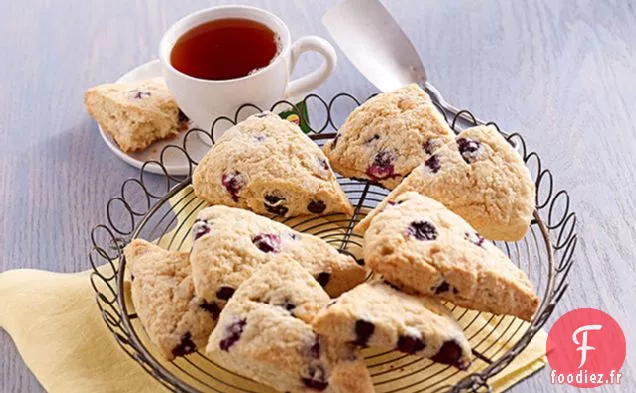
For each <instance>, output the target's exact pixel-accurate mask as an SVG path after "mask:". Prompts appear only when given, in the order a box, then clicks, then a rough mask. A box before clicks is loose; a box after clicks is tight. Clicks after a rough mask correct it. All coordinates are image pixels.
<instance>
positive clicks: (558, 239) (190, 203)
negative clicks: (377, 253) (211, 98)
mask: <svg viewBox="0 0 636 393" xmlns="http://www.w3.org/2000/svg"><path fill="white" fill-rule="evenodd" d="M433 97H435V96H434V95H433ZM302 104H303V105H304V106H305V107H308V108H309V119H302V120H307V123H309V124H310V125H311V126H310V128H311V132H310V137H311V138H312V139H313V140H314V141H316V143H318V144H319V145H322V144H324V142H325V141H326V140H328V139H330V138H333V137H334V136H335V131H336V130H337V129H338V127H339V124H338V123H341V122H342V121H344V119H345V118H346V115H348V113H349V112H350V110H351V109H353V108H354V107H355V106H357V105H359V104H360V101H358V100H357V99H356V98H355V97H354V96H352V95H351V94H348V93H340V94H337V95H336V96H334V97H332V98H331V99H330V100H328V101H327V100H324V99H323V98H321V97H320V96H318V95H315V94H310V95H308V96H306V97H305V98H304V100H303V101H302ZM435 105H436V106H437V107H438V109H439V110H440V112H441V113H442V114H443V115H444V118H445V119H446V121H447V122H448V123H449V125H450V126H451V128H452V129H453V130H454V131H455V132H456V133H458V132H459V131H461V130H462V129H464V128H466V127H467V126H472V125H475V124H477V123H478V122H479V123H481V122H480V121H478V120H476V118H475V117H474V116H473V115H472V114H471V113H470V112H468V111H465V110H464V111H460V112H453V113H451V112H447V111H445V110H444V108H442V107H441V106H440V105H439V104H438V103H437V102H435ZM270 109H271V110H272V111H273V112H276V113H280V112H284V111H290V110H292V111H295V112H297V113H298V114H300V116H304V115H303V114H304V113H305V112H304V111H302V110H298V107H296V106H295V105H294V104H292V103H290V102H288V101H280V102H278V103H276V104H275V105H273V106H272V107H271V108H270ZM255 112H260V109H259V108H258V107H256V106H254V105H250V104H246V105H243V106H242V107H240V108H239V109H238V110H237V111H236V114H235V116H234V118H229V117H220V118H218V119H217V120H216V121H215V122H214V124H213V126H212V128H211V129H210V130H201V129H196V128H194V129H191V130H189V131H188V132H187V134H186V137H185V139H184V141H183V144H182V145H180V146H177V145H169V146H166V147H165V148H164V149H163V150H162V151H161V155H160V159H159V160H158V161H150V162H147V163H145V164H144V166H143V167H142V170H141V173H140V175H139V177H138V178H130V179H127V180H126V181H124V182H123V183H122V186H121V189H120V192H119V195H118V196H116V197H113V198H111V199H110V200H109V202H108V204H107V208H106V216H107V217H106V218H107V223H105V224H100V225H97V226H96V227H94V228H93V230H92V232H91V241H92V250H91V252H90V254H89V258H90V262H91V264H92V266H93V268H94V272H93V274H92V275H91V283H92V285H93V288H94V289H95V292H96V297H97V304H98V306H99V308H100V310H101V313H102V316H103V319H104V321H105V323H106V325H107V327H108V329H109V330H110V331H111V332H112V334H113V335H114V337H115V339H116V340H117V342H118V343H119V345H120V346H121V348H122V350H123V351H125V352H126V353H127V354H128V355H129V356H130V357H131V358H133V359H134V360H135V361H136V362H137V363H139V364H140V366H141V367H143V369H144V370H145V371H146V372H148V373H149V374H150V375H152V376H153V377H154V378H155V379H156V380H157V381H159V382H160V383H161V384H163V385H164V386H165V387H166V388H167V389H168V390H170V391H178V392H223V393H239V392H240V393H246V392H269V391H271V389H269V388H266V387H264V386H262V385H259V384H257V383H255V382H253V381H250V380H248V379H246V378H244V377H241V376H239V375H237V374H234V373H232V372H230V371H229V370H226V369H223V368H221V367H219V366H217V365H216V364H214V363H213V362H212V361H211V360H210V359H208V358H207V357H205V355H204V354H202V353H200V352H197V353H194V354H192V355H189V356H187V357H183V358H177V359H175V360H174V361H171V362H167V361H164V360H163V359H162V358H161V356H160V355H158V353H157V352H156V350H155V349H154V347H153V345H152V344H151V343H150V342H149V340H148V337H147V335H146V334H145V332H144V330H143V328H142V327H141V325H140V323H139V320H138V318H137V315H136V313H135V310H134V307H133V306H132V304H131V303H130V301H129V300H128V298H127V292H128V290H129V284H128V282H127V279H126V277H128V274H129V273H128V272H127V269H126V261H125V259H124V258H123V253H122V248H123V246H124V245H125V244H127V242H129V241H130V240H131V239H132V238H137V237H141V238H144V239H148V240H151V241H159V242H160V243H161V245H162V246H163V247H166V248H168V249H172V250H182V249H183V250H189V247H190V246H189V244H190V243H189V242H188V239H189V233H190V224H188V222H189V221H190V220H191V219H194V217H195V216H196V214H197V212H198V211H199V210H201V209H202V208H204V207H205V203H204V202H203V201H202V200H200V199H198V198H196V197H195V196H194V193H193V191H192V188H191V187H190V183H191V178H190V177H185V178H182V177H175V176H172V175H170V174H169V173H168V172H167V170H166V168H165V166H164V165H163V162H164V159H165V158H166V157H167V155H172V156H173V157H174V155H181V156H182V157H183V158H184V159H186V160H187V162H188V163H189V165H190V174H192V171H193V169H194V168H195V166H196V165H197V163H198V160H199V159H200V158H201V157H193V156H192V155H191V154H190V153H189V149H188V146H189V144H190V143H192V142H193V140H192V139H191V138H197V137H198V138H202V139H204V140H206V141H207V142H208V143H209V144H210V145H212V144H214V139H215V136H216V135H218V133H219V132H220V131H221V130H222V129H225V128H228V127H230V126H231V125H233V124H236V123H237V121H239V120H240V119H242V118H245V117H246V116H247V115H249V114H252V113H255ZM466 119H468V121H467V120H466ZM488 124H492V125H494V126H495V127H497V129H498V130H499V127H498V126H497V125H496V124H494V123H488ZM500 132H501V131H500ZM502 134H503V135H504V136H505V137H506V139H507V140H508V141H509V142H510V143H511V144H512V145H513V146H515V147H516V148H517V150H518V152H519V154H520V155H521V156H522V157H523V159H524V161H525V163H526V165H527V166H528V168H529V169H530V172H531V174H532V176H533V179H534V181H535V186H536V189H537V196H536V207H535V211H534V219H533V220H532V224H531V228H530V231H529V233H528V234H527V235H526V237H525V238H524V239H522V240H521V241H519V242H496V244H497V245H498V246H499V247H500V248H501V249H502V250H503V251H504V252H505V253H506V254H507V255H508V256H509V257H510V259H511V260H512V261H513V262H514V263H515V264H517V266H519V267H520V268H521V269H522V270H524V271H525V272H526V273H528V275H529V277H530V279H531V280H532V282H533V283H534V285H535V288H536V289H537V293H538V294H539V295H540V297H541V303H540V306H539V310H538V311H537V313H536V315H535V317H534V318H533V320H532V322H531V323H527V322H523V321H521V320H519V319H517V318H514V317H511V316H503V317H501V316H493V315H491V314H488V313H478V312H475V311H470V310H464V309H461V308H458V307H452V305H449V307H451V309H452V311H453V313H454V315H455V316H456V317H457V319H458V321H459V323H460V325H461V326H462V327H463V328H464V329H465V331H466V332H467V337H468V338H469V341H470V344H471V346H472V348H473V354H474V362H473V363H474V364H473V366H472V367H471V369H470V372H469V373H467V372H462V371H459V370H457V369H455V368H452V367H449V366H444V365H439V364H435V363H432V362H431V361H429V360H426V359H421V358H417V357H414V356H410V355H405V354H402V353H399V352H393V351H378V350H372V349H365V350H364V351H363V355H364V357H365V360H366V362H367V365H368V367H369V371H370V373H371V376H372V379H373V381H374V384H375V388H376V390H377V392H379V393H381V392H384V393H389V392H391V393H394V392H395V393H396V392H404V393H415V392H418V393H420V392H436V393H437V392H483V391H486V392H489V391H490V390H491V388H490V385H489V381H490V380H491V378H492V377H493V376H494V375H496V374H498V373H499V372H501V371H502V369H504V368H505V367H506V366H507V365H508V364H510V363H511V362H512V361H513V360H514V359H515V358H516V357H517V356H518V355H519V353H520V352H521V351H522V350H523V349H524V348H526V347H527V346H528V344H529V343H530V341H531V339H532V337H533V336H534V335H535V333H537V331H538V330H539V329H540V328H541V327H542V326H543V325H544V324H545V323H546V320H547V319H548V317H549V316H550V315H551V314H552V311H553V310H554V307H555V306H556V304H557V303H558V302H559V300H560V299H561V297H562V295H563V293H564V292H565V290H566V289H567V286H568V283H567V276H568V273H569V271H570V269H571V267H572V266H573V262H574V260H573V252H574V248H575V246H576V243H577V236H576V231H575V224H576V216H575V214H574V212H572V211H571V209H570V198H569V196H568V194H567V192H566V191H564V190H558V191H557V189H556V188H555V186H554V181H553V176H552V173H551V172H550V171H549V170H547V169H544V168H543V166H542V163H541V159H540V158H539V155H538V154H537V153H535V152H533V151H529V150H528V149H527V146H526V143H525V141H524V139H523V138H522V137H521V135H519V134H516V133H515V134H505V133H503V132H502ZM197 142H198V141H197ZM149 165H154V166H158V167H159V168H160V169H161V170H162V172H163V173H164V175H165V176H163V177H158V176H155V175H150V174H148V173H147V172H146V171H145V169H146V167H147V166H149ZM338 181H339V183H340V184H341V186H342V187H343V189H344V190H345V192H346V194H347V195H348V197H349V198H350V199H351V202H352V203H353V205H354V206H355V214H354V216H353V218H347V217H344V216H339V215H326V216H322V217H305V218H300V219H298V218H296V219H288V220H283V222H285V223H287V224H288V225H290V226H292V227H293V228H295V229H297V230H300V231H304V232H309V233H312V234H315V235H317V236H320V237H321V238H323V239H324V240H325V241H327V242H328V243H330V244H332V245H333V246H334V247H336V248H338V249H339V250H341V251H343V252H350V253H353V254H356V252H355V251H356V250H359V249H360V247H361V241H362V239H361V237H360V236H359V235H358V234H356V233H353V231H352V229H353V227H354V226H355V224H356V223H357V222H358V221H359V220H360V219H362V218H364V214H365V212H366V211H367V209H370V208H373V207H374V206H375V205H376V204H377V203H378V202H380V201H381V200H382V199H383V198H384V197H385V196H386V195H388V191H387V190H385V189H383V188H381V187H379V186H377V185H373V184H369V183H367V182H364V181H358V180H354V179H347V178H342V177H338ZM190 222H191V221H190ZM334 226H335V229H336V230H334ZM358 255H359V254H358ZM449 380H458V381H459V382H457V383H455V384H449V382H448V381H449Z"/></svg>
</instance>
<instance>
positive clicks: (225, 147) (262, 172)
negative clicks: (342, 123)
mask: <svg viewBox="0 0 636 393" xmlns="http://www.w3.org/2000/svg"><path fill="white" fill-rule="evenodd" d="M192 185H193V187H194V191H195V193H196V195H197V196H198V197H200V198H202V199H204V200H206V201H207V202H209V203H210V204H212V205H218V204H222V205H226V206H231V207H240V208H243V209H250V210H253V211H255V212H256V213H260V214H265V215H275V216H282V217H292V216H300V215H312V214H327V213H344V214H347V215H351V214H352V212H353V208H352V206H351V203H350V202H349V199H347V197H346V196H345V194H344V192H343V191H342V189H341V188H340V185H339V184H338V182H337V181H336V176H335V175H334V173H333V171H332V170H331V168H330V167H329V164H328V162H327V157H325V155H324V154H323V152H322V151H321V150H320V148H319V147H318V145H316V144H315V143H314V142H313V141H312V140H311V139H310V138H309V137H308V136H307V135H305V134H304V133H303V132H302V130H301V129H300V128H299V127H298V126H297V125H296V124H294V123H292V122H289V121H287V120H283V119H281V118H280V117H279V116H277V115H276V114H274V113H270V112H265V113H262V114H259V115H254V116H251V117H249V118H247V119H246V120H244V121H242V122H240V123H238V124H237V125H235V126H234V127H232V128H230V129H229V130H227V131H226V132H225V133H224V134H223V135H222V136H221V138H219V140H218V141H217V142H216V143H215V144H214V146H212V148H211V149H210V151H209V152H208V153H207V154H206V155H205V157H204V158H203V159H202V160H201V162H200V163H199V165H198V166H197V167H196V169H195V171H194V175H193V178H192Z"/></svg>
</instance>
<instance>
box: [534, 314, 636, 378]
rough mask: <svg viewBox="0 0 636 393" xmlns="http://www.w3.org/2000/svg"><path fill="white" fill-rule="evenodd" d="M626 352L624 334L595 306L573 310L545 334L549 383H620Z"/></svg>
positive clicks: (614, 322)
mask: <svg viewBox="0 0 636 393" xmlns="http://www.w3.org/2000/svg"><path fill="white" fill-rule="evenodd" d="M625 352H626V345H625V334H624V333H623V329H621V327H620V326H619V325H618V323H617V322H616V321H615V320H614V318H612V317H610V316H609V315H607V314H606V313H604V312H603V311H600V310H597V309H595V308H579V309H576V310H572V311H570V312H568V313H566V314H565V315H563V316H562V317H561V318H559V319H558V320H557V321H556V322H555V323H554V325H553V326H552V328H551V329H550V333H548V341H547V343H546V354H547V356H548V362H549V363H550V367H551V368H552V371H551V373H550V382H551V383H553V384H568V385H571V386H575V387H579V388H592V387H596V386H600V385H604V384H620V383H621V377H622V375H621V374H620V369H621V367H622V366H623V362H624V361H625Z"/></svg>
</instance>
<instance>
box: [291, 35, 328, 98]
mask: <svg viewBox="0 0 636 393" xmlns="http://www.w3.org/2000/svg"><path fill="white" fill-rule="evenodd" d="M309 51H316V52H318V53H319V54H320V55H321V56H322V58H323V59H324V61H323V62H322V64H321V65H320V68H318V69H317V70H314V71H313V72H311V73H310V74H309V75H305V76H303V77H300V78H298V79H295V80H293V81H291V82H289V85H288V86H287V91H286V92H285V98H293V97H296V96H299V95H301V94H305V93H308V92H310V91H312V90H314V89H316V88H317V87H318V86H320V85H321V84H322V83H323V82H324V81H325V80H326V79H327V78H328V77H329V75H331V73H332V72H333V69H334V68H336V61H337V57H336V50H335V49H334V48H333V46H331V44H330V43H328V42H327V41H326V40H324V39H323V38H320V37H316V36H306V37H301V38H299V39H298V40H296V42H294V43H293V44H292V46H291V60H290V64H289V73H290V74H291V73H292V72H294V68H295V67H296V63H297V62H298V58H299V57H300V55H302V54H303V53H305V52H309Z"/></svg>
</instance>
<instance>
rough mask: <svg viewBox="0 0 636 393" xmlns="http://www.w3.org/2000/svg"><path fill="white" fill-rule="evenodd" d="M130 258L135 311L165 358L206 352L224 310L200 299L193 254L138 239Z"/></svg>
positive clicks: (126, 251)
mask: <svg viewBox="0 0 636 393" xmlns="http://www.w3.org/2000/svg"><path fill="white" fill-rule="evenodd" d="M124 255H125V257H126V264H127V267H128V269H130V273H131V280H132V283H131V295H132V301H133V304H134V306H135V311H136V313H137V315H138V316H139V321H140V322H141V324H142V325H143V327H144V329H146V332H147V333H148V336H149V337H150V340H151V341H152V342H153V343H154V344H155V345H156V346H157V347H159V349H160V350H161V352H162V354H163V356H164V357H165V358H166V359H168V360H170V359H173V358H174V357H175V356H184V355H187V354H189V353H192V352H195V351H196V350H197V349H203V348H205V345H206V344H207V341H208V338H209V337H210V333H212V329H213V328H214V325H215V321H216V319H217V318H218V316H219V313H220V311H221V310H220V308H219V307H217V306H215V305H214V304H208V303H206V302H205V301H203V300H202V299H201V298H199V297H197V296H196V295H195V293H194V285H193V284H192V277H191V274H190V263H189V261H188V257H189V254H188V253H186V252H174V251H167V250H164V249H163V248H160V247H158V246H156V245H154V244H152V243H149V242H147V241H145V240H141V239H135V240H133V241H132V242H130V243H129V244H128V245H127V246H126V247H125V248H124Z"/></svg>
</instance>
